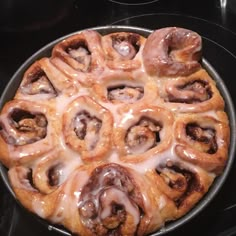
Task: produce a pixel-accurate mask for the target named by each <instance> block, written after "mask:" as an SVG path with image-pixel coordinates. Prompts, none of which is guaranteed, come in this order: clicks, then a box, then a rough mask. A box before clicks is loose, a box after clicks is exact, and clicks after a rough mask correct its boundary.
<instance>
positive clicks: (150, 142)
mask: <svg viewBox="0 0 236 236" xmlns="http://www.w3.org/2000/svg"><path fill="white" fill-rule="evenodd" d="M161 129H162V125H161V124H160V123H159V122H157V121H155V120H152V119H150V118H147V117H143V118H141V119H140V121H139V122H138V123H137V124H135V125H134V126H132V127H130V128H129V129H128V131H127V134H126V137H125V143H126V145H127V147H128V149H129V151H130V152H131V153H132V154H140V153H144V152H146V151H148V150H149V149H151V148H153V147H155V146H156V145H157V144H158V143H159V142H160V141H161V139H160V134H159V133H160V131H161Z"/></svg>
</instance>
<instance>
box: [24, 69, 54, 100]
mask: <svg viewBox="0 0 236 236" xmlns="http://www.w3.org/2000/svg"><path fill="white" fill-rule="evenodd" d="M21 90H22V92H23V93H24V94H29V95H36V94H51V95H52V97H55V96H57V92H56V90H55V88H54V87H53V85H52V83H51V81H50V80H49V78H48V77H47V75H46V74H45V72H44V71H43V70H42V69H41V68H40V67H36V68H34V70H33V71H32V72H31V73H29V74H28V76H27V78H26V81H25V83H24V84H23V85H22V86H21Z"/></svg>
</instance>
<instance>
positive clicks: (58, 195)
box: [0, 27, 230, 236]
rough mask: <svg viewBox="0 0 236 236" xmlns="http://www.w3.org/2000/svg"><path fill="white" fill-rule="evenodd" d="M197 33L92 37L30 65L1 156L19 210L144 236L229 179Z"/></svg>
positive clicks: (6, 118)
mask: <svg viewBox="0 0 236 236" xmlns="http://www.w3.org/2000/svg"><path fill="white" fill-rule="evenodd" d="M201 43H202V41H201V37H200V35H198V34H197V33H196V32H193V31H191V30H188V29H182V28H177V27H168V28H162V29H158V30H155V31H154V32H153V33H151V34H150V36H148V37H147V38H145V37H144V36H141V35H139V34H137V33H132V32H113V33H109V34H105V35H101V34H100V33H98V32H96V31H93V30H84V31H82V32H80V33H78V34H74V35H72V36H69V37H67V38H65V39H64V40H63V41H61V42H58V43H57V44H56V45H54V47H53V49H52V51H51V55H50V56H49V57H44V58H41V59H39V60H37V61H36V62H34V63H33V64H32V65H30V66H29V68H27V70H26V71H25V73H24V75H23V76H22V81H21V83H20V85H19V88H18V89H17V91H16V94H15V96H14V97H13V98H12V100H11V101H9V102H7V103H6V104H5V105H4V106H3V109H2V111H1V114H0V150H1V151H0V152H1V153H0V157H1V161H2V163H3V164H4V165H5V166H6V167H7V168H8V169H9V171H8V176H9V179H10V183H11V187H12V189H13V191H14V193H15V195H16V197H17V198H18V200H19V201H20V202H21V203H22V205H23V206H24V207H25V208H27V209H28V210H29V211H31V212H33V213H35V214H37V215H38V216H40V217H42V218H43V219H46V220H48V221H49V222H51V223H53V224H57V225H63V226H64V227H65V228H66V229H67V230H68V231H69V232H72V233H73V234H77V235H86V236H87V235H130V236H131V235H148V234H150V233H153V232H156V231H157V230H159V229H160V228H161V227H163V226H164V225H165V223H167V222H170V221H173V220H176V219H178V218H180V217H181V216H184V215H185V214H186V213H188V212H189V211H190V210H191V209H192V208H193V207H194V206H195V205H196V204H197V203H198V202H199V201H200V200H201V199H202V197H203V196H204V195H205V194H206V193H207V192H208V190H209V188H210V186H211V185H212V183H213V181H214V179H215V178H216V177H217V176H218V175H220V174H221V173H222V172H223V171H224V167H225V165H226V162H227V158H228V147H229V142H230V140H229V136H230V130H229V124H228V117H227V114H226V113H225V111H224V99H223V98H222V96H221V94H220V92H219V91H218V89H217V87H216V83H215V81H214V80H213V78H211V76H210V74H208V72H207V71H206V70H205V69H204V68H203V67H202V66H201V54H202V50H201V46H202V45H201Z"/></svg>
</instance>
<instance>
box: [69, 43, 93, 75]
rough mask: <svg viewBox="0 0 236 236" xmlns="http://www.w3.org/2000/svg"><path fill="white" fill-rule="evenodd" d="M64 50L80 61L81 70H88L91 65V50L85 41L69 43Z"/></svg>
mask: <svg viewBox="0 0 236 236" xmlns="http://www.w3.org/2000/svg"><path fill="white" fill-rule="evenodd" d="M66 52H67V53H68V54H69V55H70V56H71V57H72V58H73V59H75V60H76V61H77V62H79V63H80V69H81V70H82V71H84V72H86V71H89V69H90V65H91V52H90V51H89V49H88V46H87V44H86V42H85V41H79V42H74V43H71V44H70V45H69V47H68V48H67V49H66Z"/></svg>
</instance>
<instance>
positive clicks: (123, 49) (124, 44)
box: [112, 34, 140, 60]
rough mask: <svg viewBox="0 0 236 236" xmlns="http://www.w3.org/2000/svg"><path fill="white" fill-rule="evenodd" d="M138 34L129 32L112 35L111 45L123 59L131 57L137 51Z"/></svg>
mask: <svg viewBox="0 0 236 236" xmlns="http://www.w3.org/2000/svg"><path fill="white" fill-rule="evenodd" d="M139 39H140V38H139V36H138V35H135V34H129V35H128V36H123V35H113V36H112V47H113V48H114V49H115V50H116V51H117V52H118V53H119V54H120V55H121V57H122V58H123V59H125V60H131V59H133V58H134V57H135V56H136V54H137V53H138V51H139V48H140V45H139Z"/></svg>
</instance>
